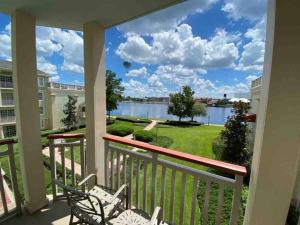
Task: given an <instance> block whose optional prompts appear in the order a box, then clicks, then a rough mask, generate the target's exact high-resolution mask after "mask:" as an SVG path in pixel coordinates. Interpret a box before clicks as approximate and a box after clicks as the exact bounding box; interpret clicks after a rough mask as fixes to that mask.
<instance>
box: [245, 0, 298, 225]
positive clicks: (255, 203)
mask: <svg viewBox="0 0 300 225" xmlns="http://www.w3.org/2000/svg"><path fill="white" fill-rule="evenodd" d="M275 3H276V4H275ZM299 9H300V1H299V0H289V1H279V0H277V1H275V0H269V7H268V23H267V24H268V25H267V39H266V53H265V63H264V76H263V80H262V91H261V101H260V106H259V116H258V121H257V128H256V136H255V145H254V155H253V162H252V173H251V181H250V191H249V197H248V204H247V209H246V215H245V221H244V225H282V224H285V220H286V216H287V212H288V209H289V205H290V201H291V196H292V193H293V187H294V181H295V177H296V176H297V167H298V162H299V153H300V142H299V141H300V116H299V115H300V114H299V112H300V104H299V99H300V76H299V73H300V62H299V52H300V13H299Z"/></svg>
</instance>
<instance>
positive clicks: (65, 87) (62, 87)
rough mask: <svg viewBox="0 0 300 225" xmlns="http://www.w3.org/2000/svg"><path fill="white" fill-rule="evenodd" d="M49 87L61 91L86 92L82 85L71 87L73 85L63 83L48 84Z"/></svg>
mask: <svg viewBox="0 0 300 225" xmlns="http://www.w3.org/2000/svg"><path fill="white" fill-rule="evenodd" d="M48 87H49V88H51V89H59V90H77V91H84V86H81V85H71V84H61V83H53V82H51V83H48Z"/></svg>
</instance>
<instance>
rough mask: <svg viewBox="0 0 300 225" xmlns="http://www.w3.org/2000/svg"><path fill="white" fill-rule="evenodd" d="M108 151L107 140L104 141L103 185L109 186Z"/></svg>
mask: <svg viewBox="0 0 300 225" xmlns="http://www.w3.org/2000/svg"><path fill="white" fill-rule="evenodd" d="M108 151H109V141H106V140H105V141H104V157H105V160H104V163H105V165H104V169H105V172H104V173H105V186H107V187H109V183H108V182H109V179H108V177H109V173H108V169H109V159H108Z"/></svg>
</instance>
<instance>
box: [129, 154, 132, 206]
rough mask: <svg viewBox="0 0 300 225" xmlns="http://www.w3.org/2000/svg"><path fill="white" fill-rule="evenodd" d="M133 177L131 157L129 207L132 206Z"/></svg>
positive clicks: (130, 160) (130, 159)
mask: <svg viewBox="0 0 300 225" xmlns="http://www.w3.org/2000/svg"><path fill="white" fill-rule="evenodd" d="M132 177H133V159H132V158H131V157H130V158H129V207H130V208H132V205H133V204H132V194H133V190H132Z"/></svg>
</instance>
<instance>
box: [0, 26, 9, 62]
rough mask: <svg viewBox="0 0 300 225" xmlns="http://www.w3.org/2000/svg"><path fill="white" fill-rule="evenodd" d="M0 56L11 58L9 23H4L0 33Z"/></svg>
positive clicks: (6, 58)
mask: <svg viewBox="0 0 300 225" xmlns="http://www.w3.org/2000/svg"><path fill="white" fill-rule="evenodd" d="M0 57H1V58H3V59H5V60H11V38H10V24H8V25H6V26H5V30H4V31H2V32H1V33H0Z"/></svg>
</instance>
